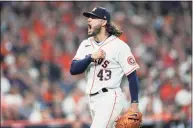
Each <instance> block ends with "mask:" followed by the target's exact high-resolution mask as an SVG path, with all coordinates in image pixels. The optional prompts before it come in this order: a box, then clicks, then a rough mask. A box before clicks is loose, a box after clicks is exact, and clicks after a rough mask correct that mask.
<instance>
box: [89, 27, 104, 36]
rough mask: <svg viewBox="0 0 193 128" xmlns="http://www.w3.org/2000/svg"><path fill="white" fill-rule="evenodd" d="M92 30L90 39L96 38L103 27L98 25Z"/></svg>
mask: <svg viewBox="0 0 193 128" xmlns="http://www.w3.org/2000/svg"><path fill="white" fill-rule="evenodd" d="M92 29H93V32H91V33H88V36H89V37H91V36H96V35H97V34H98V33H100V31H101V26H100V25H97V26H94V27H93V28H92Z"/></svg>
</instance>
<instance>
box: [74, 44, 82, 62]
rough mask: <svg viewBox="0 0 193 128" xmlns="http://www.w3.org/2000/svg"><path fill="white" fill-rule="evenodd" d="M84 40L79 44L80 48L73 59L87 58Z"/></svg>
mask: <svg viewBox="0 0 193 128" xmlns="http://www.w3.org/2000/svg"><path fill="white" fill-rule="evenodd" d="M84 48H85V47H84V41H83V42H82V43H81V44H80V45H79V48H78V50H77V52H76V55H75V56H74V58H73V60H80V59H83V58H85V53H84V52H85V49H84Z"/></svg>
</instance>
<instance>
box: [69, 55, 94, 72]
mask: <svg viewBox="0 0 193 128" xmlns="http://www.w3.org/2000/svg"><path fill="white" fill-rule="evenodd" d="M91 61H92V58H91V55H88V56H86V57H85V58H84V59H82V60H73V61H72V63H71V66H70V73H71V75H78V74H81V73H83V72H84V71H85V70H86V68H87V67H88V65H89V64H90V63H91Z"/></svg>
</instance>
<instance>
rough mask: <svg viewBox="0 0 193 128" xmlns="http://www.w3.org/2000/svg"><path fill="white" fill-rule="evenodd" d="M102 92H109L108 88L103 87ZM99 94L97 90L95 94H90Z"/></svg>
mask: <svg viewBox="0 0 193 128" xmlns="http://www.w3.org/2000/svg"><path fill="white" fill-rule="evenodd" d="M102 92H108V89H106V88H102ZM97 94H99V92H96V93H93V94H89V95H90V96H95V95H97Z"/></svg>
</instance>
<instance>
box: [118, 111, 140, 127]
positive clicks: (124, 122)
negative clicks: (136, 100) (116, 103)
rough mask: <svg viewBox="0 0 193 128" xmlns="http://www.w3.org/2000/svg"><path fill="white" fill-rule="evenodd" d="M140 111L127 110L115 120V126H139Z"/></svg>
mask: <svg viewBox="0 0 193 128" xmlns="http://www.w3.org/2000/svg"><path fill="white" fill-rule="evenodd" d="M141 122H142V113H141V112H133V111H131V110H129V111H128V112H126V113H125V114H124V115H123V116H121V117H120V118H119V119H118V120H117V121H116V125H115V126H116V128H140V126H141Z"/></svg>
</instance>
